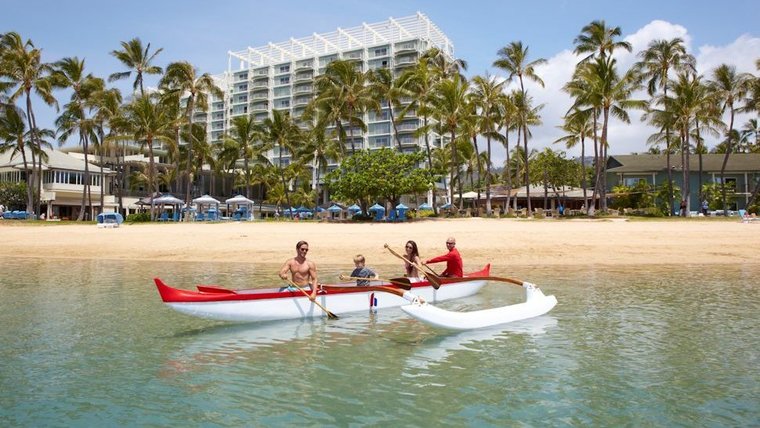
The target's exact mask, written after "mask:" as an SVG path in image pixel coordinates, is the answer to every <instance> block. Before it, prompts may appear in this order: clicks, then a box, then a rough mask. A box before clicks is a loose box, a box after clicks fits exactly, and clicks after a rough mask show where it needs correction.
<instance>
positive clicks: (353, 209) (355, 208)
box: [347, 204, 362, 212]
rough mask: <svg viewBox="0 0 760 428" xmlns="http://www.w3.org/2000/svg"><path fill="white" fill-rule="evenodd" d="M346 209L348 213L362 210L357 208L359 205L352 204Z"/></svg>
mask: <svg viewBox="0 0 760 428" xmlns="http://www.w3.org/2000/svg"><path fill="white" fill-rule="evenodd" d="M347 209H348V210H349V211H357V212H358V211H361V210H362V209H361V207H359V205H356V204H353V205H351V206H350V207H348V208H347Z"/></svg>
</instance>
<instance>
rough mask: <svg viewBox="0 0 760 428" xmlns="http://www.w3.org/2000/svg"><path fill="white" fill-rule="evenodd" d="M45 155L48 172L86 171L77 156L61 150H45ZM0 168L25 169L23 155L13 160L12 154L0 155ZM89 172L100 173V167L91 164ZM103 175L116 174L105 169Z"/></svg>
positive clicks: (45, 167) (28, 154)
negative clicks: (51, 170) (46, 156)
mask: <svg viewBox="0 0 760 428" xmlns="http://www.w3.org/2000/svg"><path fill="white" fill-rule="evenodd" d="M45 153H47V155H48V160H47V161H46V162H43V163H42V169H44V170H48V169H57V170H67V171H84V164H85V163H84V160H82V159H79V158H77V157H76V156H72V155H70V154H68V153H64V152H62V151H60V150H47V149H46V150H45ZM31 159H32V157H31V155H30V153H29V151H28V150H27V152H26V160H27V163H28V165H29V166H30V167H31ZM0 168H15V169H21V170H23V169H24V159H23V158H22V157H21V154H19V155H17V156H14V157H13V159H11V152H10V151H9V152H6V153H2V154H0ZM89 170H90V172H92V173H96V172H97V173H99V172H100V167H99V166H97V165H94V164H92V163H89ZM103 173H105V174H113V173H114V172H113V171H112V170H110V169H108V168H103Z"/></svg>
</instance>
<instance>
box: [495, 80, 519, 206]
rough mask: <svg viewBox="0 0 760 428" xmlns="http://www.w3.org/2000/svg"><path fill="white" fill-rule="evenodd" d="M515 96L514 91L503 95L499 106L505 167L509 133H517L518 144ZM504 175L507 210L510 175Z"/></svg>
mask: <svg viewBox="0 0 760 428" xmlns="http://www.w3.org/2000/svg"><path fill="white" fill-rule="evenodd" d="M517 94H518V93H517V92H516V91H512V92H511V93H509V94H508V95H505V96H504V98H503V99H502V102H501V105H500V106H499V110H500V112H499V116H500V117H501V120H502V127H503V128H504V138H503V139H501V142H502V144H504V150H505V152H506V154H507V159H506V160H505V161H504V164H505V165H509V164H510V162H509V161H510V159H509V157H510V155H511V151H510V150H509V133H510V132H511V131H515V130H516V131H517V144H520V130H519V127H517V126H516V117H517V106H515V99H516V97H518V96H519V95H517ZM504 175H505V178H506V181H507V201H506V207H505V208H509V206H510V202H511V201H512V174H504ZM514 201H515V205H516V202H517V199H516V198H515V199H514Z"/></svg>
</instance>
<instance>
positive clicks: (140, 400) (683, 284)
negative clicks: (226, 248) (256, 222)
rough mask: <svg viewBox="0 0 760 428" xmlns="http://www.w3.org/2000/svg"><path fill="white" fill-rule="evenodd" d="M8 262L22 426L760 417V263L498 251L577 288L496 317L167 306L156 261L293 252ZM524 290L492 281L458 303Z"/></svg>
mask: <svg viewBox="0 0 760 428" xmlns="http://www.w3.org/2000/svg"><path fill="white" fill-rule="evenodd" d="M1 263H2V274H0V326H1V327H0V369H1V370H0V374H1V376H0V421H2V424H3V425H4V426H35V427H36V426H51V425H54V426H102V425H116V424H118V425H124V426H145V425H154V426H155V425H163V426H187V425H190V426H197V425H203V426H272V425H277V426H279V425H301V424H307V425H310V426H315V425H319V426H322V425H333V426H349V425H351V426H361V425H375V426H378V425H388V424H394V425H404V426H438V425H447V426H479V427H480V426H588V425H595V426H752V425H755V426H757V425H758V423H759V419H758V415H759V414H760V412H759V411H758V410H759V409H758V407H760V404H759V403H760V370H759V369H760V361H758V349H760V333H759V332H758V325H760V323H759V321H760V295H759V294H760V286H758V277H760V265H752V266H744V267H742V266H725V267H712V266H711V267H702V266H660V267H654V268H653V267H649V266H647V267H636V266H632V267H626V268H615V269H603V268H600V267H592V266H583V267H574V268H553V269H551V270H539V269H531V268H527V267H523V268H515V269H514V270H511V271H509V272H507V271H499V270H496V271H494V273H495V274H497V275H509V276H514V277H518V278H523V279H526V280H531V281H532V282H535V283H537V284H539V285H540V286H541V287H542V289H543V290H544V292H545V293H547V294H555V295H556V296H557V298H558V300H559V305H558V306H557V307H556V308H555V309H554V310H553V311H552V312H550V313H549V314H548V315H545V316H543V317H539V318H535V319H532V320H527V321H523V322H518V323H514V324H510V325H507V326H502V327H499V328H496V329H489V330H477V331H469V332H447V331H442V330H437V329H434V328H431V327H428V326H426V325H423V324H420V323H419V322H417V321H414V320H412V319H409V318H407V317H406V316H405V315H404V314H403V312H401V311H400V310H399V309H389V310H381V311H380V312H378V313H377V314H369V313H364V312H360V313H356V314H353V315H347V316H343V317H341V319H340V320H337V321H328V320H326V319H320V320H316V321H307V322H301V321H289V322H278V323H266V324H258V325H256V324H251V325H231V324H224V323H218V322H213V321H206V320H201V319H195V318H191V317H188V316H185V315H182V314H179V313H176V312H174V311H172V310H171V309H169V308H167V307H165V306H164V305H163V304H162V303H161V301H160V298H159V297H158V294H157V292H156V290H155V288H154V286H153V284H152V280H151V278H152V277H153V276H155V275H160V276H161V277H162V278H163V279H164V280H166V281H167V282H168V283H169V284H171V285H176V286H182V287H188V288H189V287H191V286H193V285H194V284H197V283H217V284H220V285H225V286H229V287H233V288H242V287H247V286H251V285H252V284H256V285H262V286H263V285H267V284H271V283H272V281H273V279H274V278H275V275H274V273H273V272H274V271H275V270H276V269H277V267H278V266H259V265H232V264H223V263H217V264H211V263H209V264H182V263H175V264H168V263H152V262H150V263H145V262H117V261H50V260H48V261H38V260H13V259H10V260H9V259H4V260H2V261H1ZM342 268H343V269H344V270H345V269H348V268H349V267H337V266H333V267H330V266H327V267H321V268H320V270H321V272H322V273H323V277H329V276H331V275H332V276H333V277H334V276H335V275H337V274H338V273H340V272H341V269H342ZM379 268H380V271H382V272H390V271H391V270H392V269H395V268H397V266H393V267H383V266H380V267H379ZM324 279H329V278H324ZM521 298H522V293H521V290H519V289H517V288H512V287H510V286H505V285H499V284H490V285H488V286H486V287H485V288H484V289H483V290H482V291H481V292H480V293H478V295H476V296H473V297H470V298H467V299H462V300H458V301H455V302H448V303H446V304H445V305H443V306H445V307H446V308H447V309H454V310H473V309H479V308H485V307H493V306H501V305H505V304H509V303H514V302H517V301H518V300H520V299H521Z"/></svg>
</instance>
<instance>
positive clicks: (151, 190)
mask: <svg viewBox="0 0 760 428" xmlns="http://www.w3.org/2000/svg"><path fill="white" fill-rule="evenodd" d="M146 143H147V144H148V194H149V195H150V220H151V221H155V220H156V203H155V199H156V198H155V193H156V192H157V191H158V188H157V187H156V180H155V178H154V174H153V169H154V168H155V166H154V165H155V161H154V159H153V138H152V137H148V139H147V141H146Z"/></svg>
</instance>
